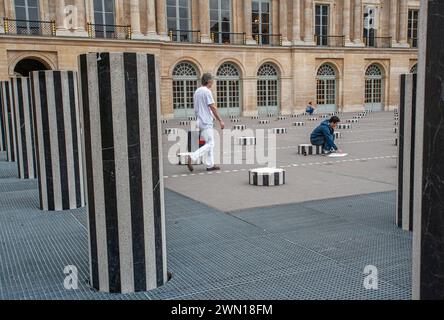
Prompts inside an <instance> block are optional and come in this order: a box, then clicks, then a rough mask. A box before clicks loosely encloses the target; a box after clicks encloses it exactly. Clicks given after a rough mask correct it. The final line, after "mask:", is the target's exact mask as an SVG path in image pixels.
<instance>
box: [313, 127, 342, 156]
mask: <svg viewBox="0 0 444 320" xmlns="http://www.w3.org/2000/svg"><path fill="white" fill-rule="evenodd" d="M310 140H311V143H312V144H314V145H323V146H324V149H327V150H331V149H334V150H338V147H337V146H336V144H335V130H334V129H333V128H332V127H330V121H329V120H325V121H322V123H321V125H320V126H319V127H317V128H316V129H314V131H313V133H312V134H311V136H310Z"/></svg>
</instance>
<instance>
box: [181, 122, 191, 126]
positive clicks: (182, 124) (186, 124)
mask: <svg viewBox="0 0 444 320" xmlns="http://www.w3.org/2000/svg"><path fill="white" fill-rule="evenodd" d="M179 124H180V125H181V126H189V125H191V121H180V122H179Z"/></svg>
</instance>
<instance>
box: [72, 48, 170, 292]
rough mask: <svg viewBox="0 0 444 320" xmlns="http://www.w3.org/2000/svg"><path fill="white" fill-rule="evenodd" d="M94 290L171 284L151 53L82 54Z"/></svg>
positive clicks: (155, 75)
mask: <svg viewBox="0 0 444 320" xmlns="http://www.w3.org/2000/svg"><path fill="white" fill-rule="evenodd" d="M79 65H80V79H81V83H80V91H81V99H82V101H81V110H82V116H81V119H82V123H83V127H84V142H85V144H84V155H85V156H84V157H85V163H86V167H85V170H86V182H87V185H86V189H87V199H88V201H87V202H88V216H89V239H90V258H91V260H90V264H91V265H90V268H91V270H90V272H91V284H92V286H93V287H94V288H96V289H98V290H100V291H104V292H113V293H119V292H121V293H129V292H138V291H147V290H151V289H154V288H157V287H159V286H162V285H163V284H165V282H166V281H167V269H166V243H165V211H164V210H165V206H164V194H163V164H162V158H161V157H162V145H161V139H160V131H159V130H160V108H159V95H158V87H157V83H159V74H158V72H157V64H156V61H155V58H154V55H147V54H136V53H90V54H83V55H81V56H80V57H79Z"/></svg>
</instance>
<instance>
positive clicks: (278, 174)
mask: <svg viewBox="0 0 444 320" xmlns="http://www.w3.org/2000/svg"><path fill="white" fill-rule="evenodd" d="M248 175H249V179H248V180H249V184H250V185H252V186H261V187H271V186H281V185H284V184H285V170H283V169H276V168H260V169H252V170H250V171H249V172H248Z"/></svg>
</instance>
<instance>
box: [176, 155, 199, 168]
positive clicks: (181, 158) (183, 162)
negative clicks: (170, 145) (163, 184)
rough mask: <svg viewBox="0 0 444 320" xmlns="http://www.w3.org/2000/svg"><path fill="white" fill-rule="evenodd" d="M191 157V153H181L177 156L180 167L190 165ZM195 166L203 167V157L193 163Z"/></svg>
mask: <svg viewBox="0 0 444 320" xmlns="http://www.w3.org/2000/svg"><path fill="white" fill-rule="evenodd" d="M190 156H191V152H181V153H178V154H177V159H178V163H177V164H178V165H180V166H184V165H187V164H188V158H189V157H190ZM191 162H192V164H193V165H196V166H198V165H201V164H202V163H203V157H199V158H198V159H197V160H195V161H193V160H192V161H191Z"/></svg>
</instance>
